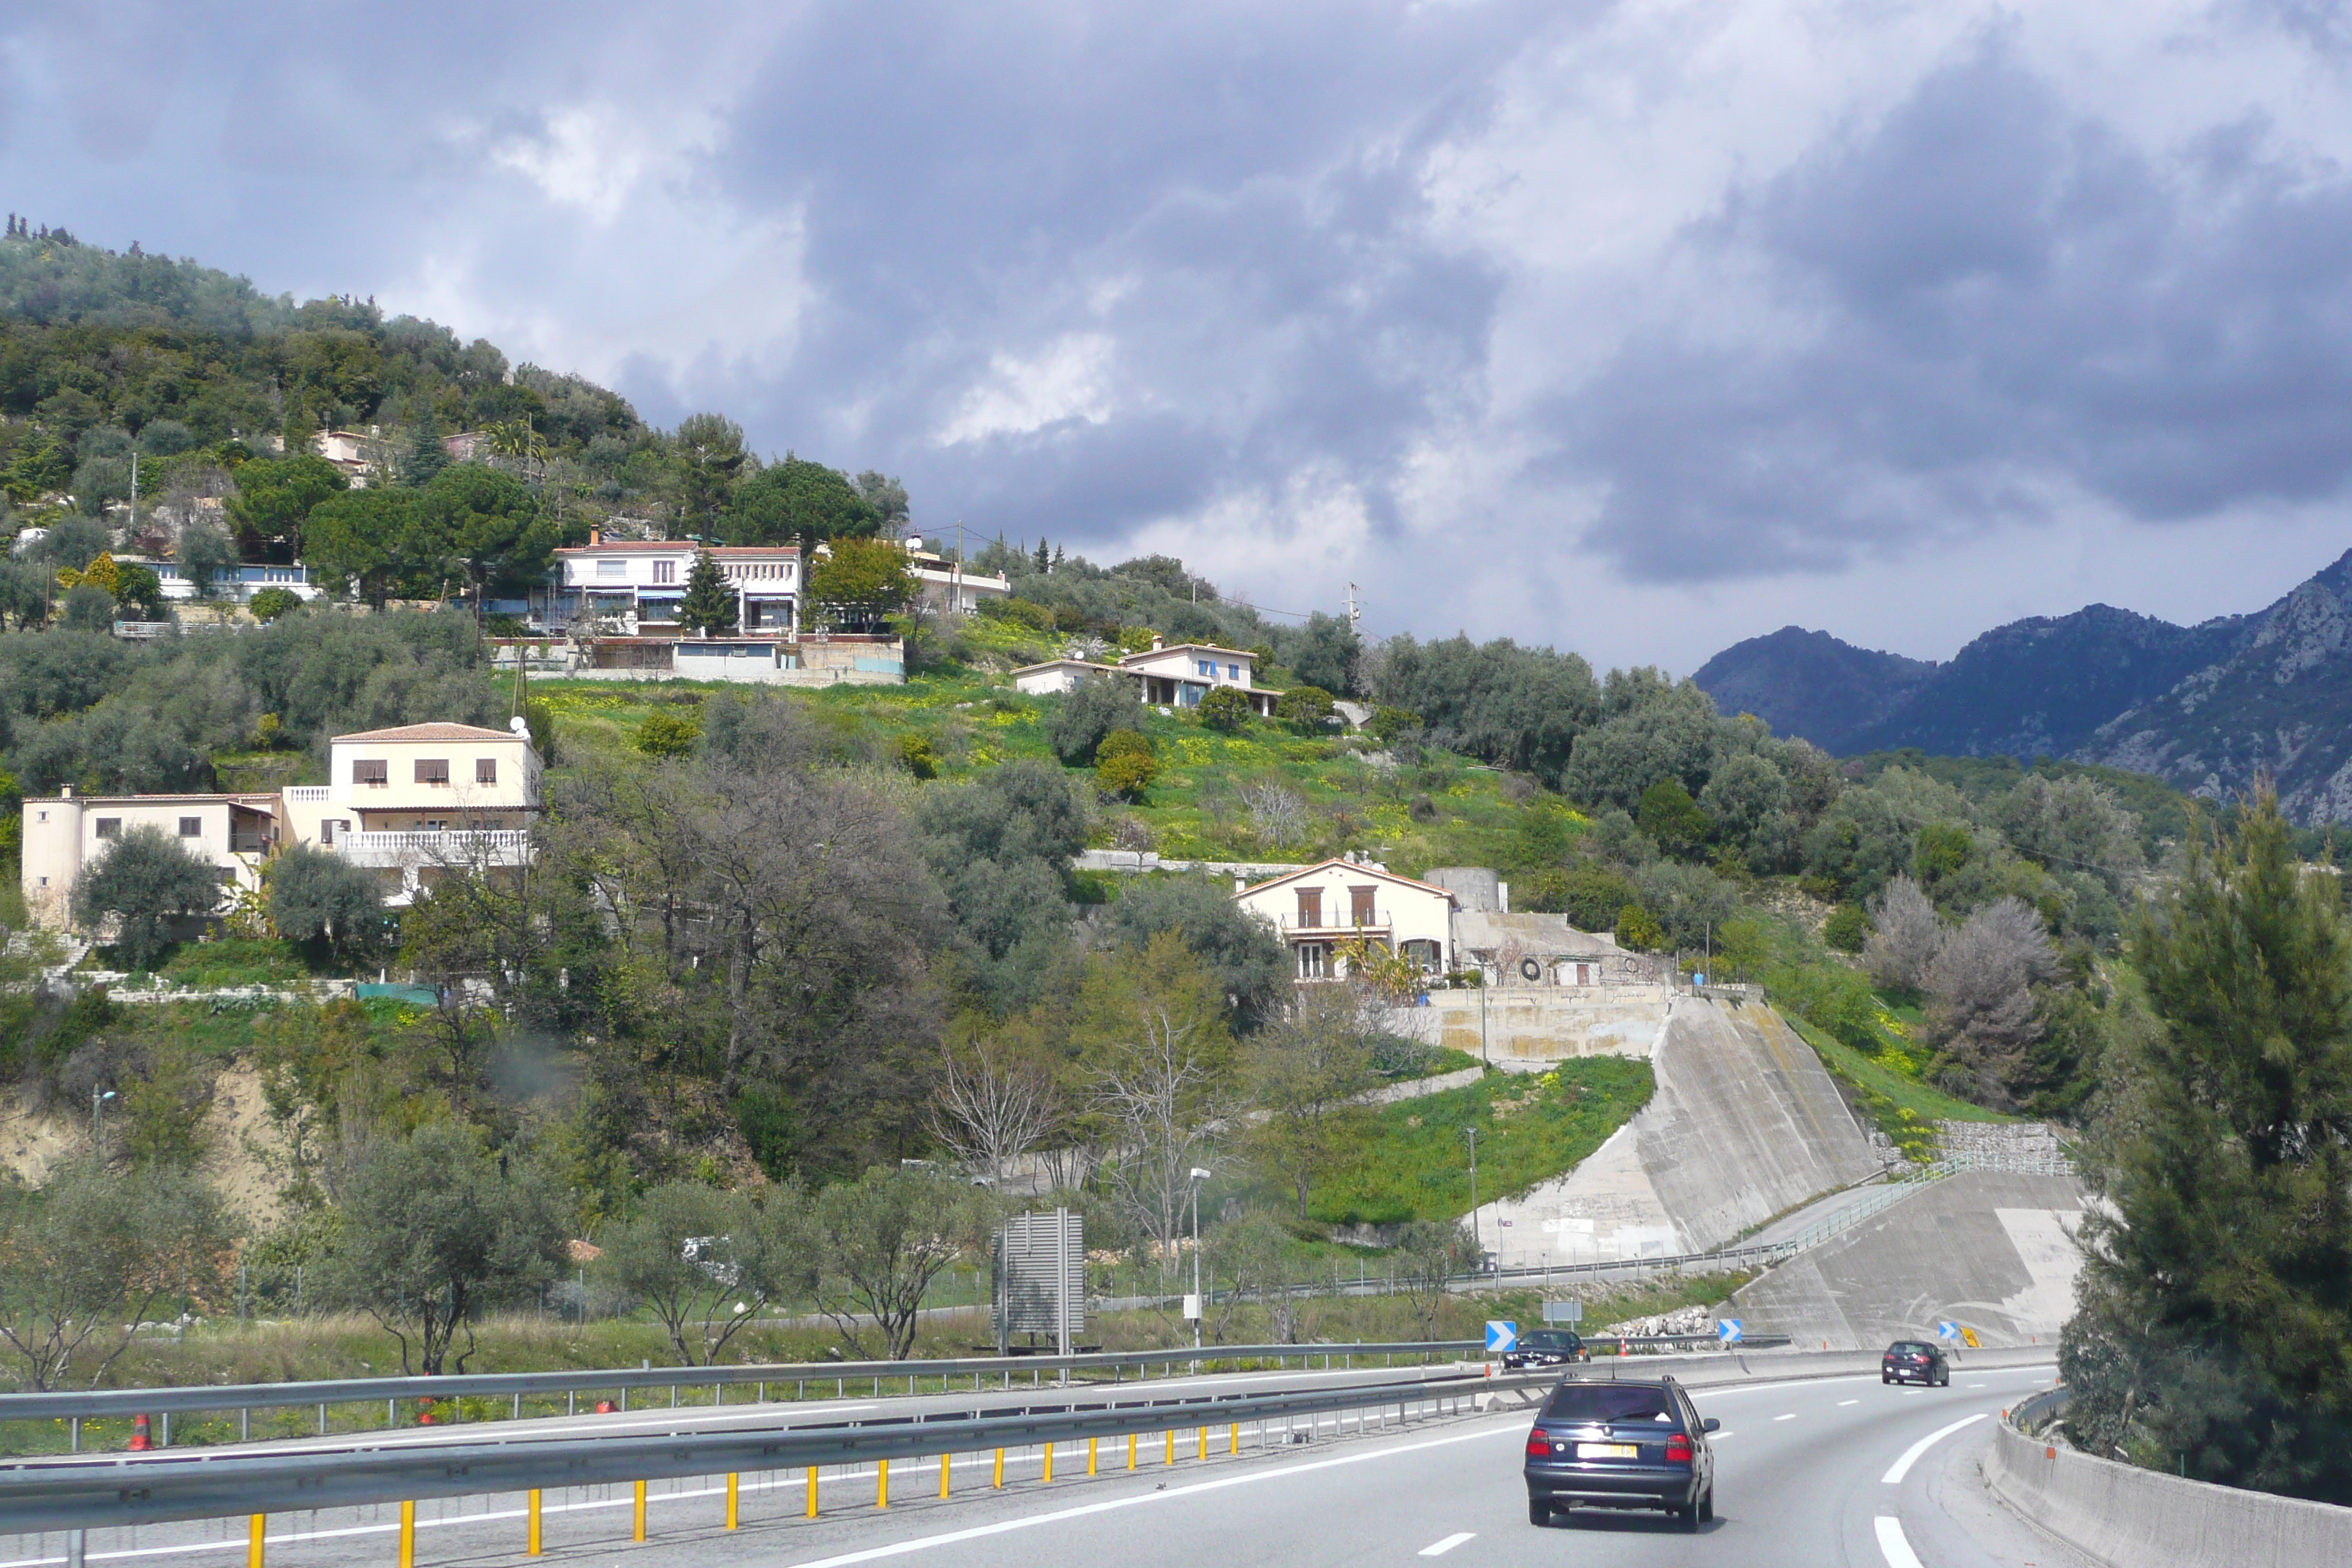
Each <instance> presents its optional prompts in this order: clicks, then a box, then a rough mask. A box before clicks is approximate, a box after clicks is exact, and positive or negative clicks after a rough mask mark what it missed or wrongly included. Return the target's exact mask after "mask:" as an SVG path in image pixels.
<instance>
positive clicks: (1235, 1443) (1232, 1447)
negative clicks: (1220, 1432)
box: [1225, 1421, 1242, 1459]
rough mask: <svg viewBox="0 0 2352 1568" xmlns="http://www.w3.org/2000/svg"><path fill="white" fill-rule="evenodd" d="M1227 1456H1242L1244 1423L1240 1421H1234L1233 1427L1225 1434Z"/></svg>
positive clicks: (1236, 1457)
mask: <svg viewBox="0 0 2352 1568" xmlns="http://www.w3.org/2000/svg"><path fill="white" fill-rule="evenodd" d="M1225 1457H1226V1458H1232V1459H1238V1458H1241V1457H1242V1424H1241V1423H1240V1422H1238V1421H1236V1422H1234V1425H1233V1429H1232V1430H1231V1431H1229V1432H1228V1433H1226V1434H1225Z"/></svg>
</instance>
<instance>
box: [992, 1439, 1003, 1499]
mask: <svg viewBox="0 0 2352 1568" xmlns="http://www.w3.org/2000/svg"><path fill="white" fill-rule="evenodd" d="M989 1484H990V1485H992V1486H994V1487H996V1488H997V1489H1000V1490H1002V1489H1003V1486H1004V1450H1003V1449H1002V1448H999V1449H997V1450H996V1479H994V1480H993V1481H992V1482H990V1483H989Z"/></svg>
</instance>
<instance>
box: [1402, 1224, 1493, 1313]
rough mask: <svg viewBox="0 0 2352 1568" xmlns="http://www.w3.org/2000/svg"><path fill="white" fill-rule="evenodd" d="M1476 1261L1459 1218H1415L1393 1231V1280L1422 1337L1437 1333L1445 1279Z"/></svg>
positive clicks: (1474, 1253)
mask: <svg viewBox="0 0 2352 1568" xmlns="http://www.w3.org/2000/svg"><path fill="white" fill-rule="evenodd" d="M1477 1261H1478V1248H1477V1247H1476V1246H1475V1244H1473V1242H1472V1241H1471V1238H1470V1233H1469V1232H1468V1231H1466V1230H1465V1229H1464V1228H1463V1227H1462V1225H1461V1222H1460V1221H1458V1220H1457V1221H1455V1222H1454V1224H1452V1225H1445V1224H1441V1223H1440V1222H1438V1221H1436V1220H1415V1221H1414V1222H1413V1223H1412V1224H1411V1225H1408V1226H1405V1227H1404V1228H1403V1229H1402V1231H1400V1232H1399V1233H1398V1235H1397V1276H1396V1277H1397V1282H1398V1283H1399V1284H1401V1285H1402V1286H1403V1287H1404V1288H1405V1295H1406V1297H1407V1298H1408V1299H1409V1300H1411V1301H1412V1310H1413V1315H1414V1316H1415V1317H1417V1318H1419V1319H1420V1320H1421V1334H1422V1338H1423V1339H1427V1340H1433V1339H1435V1338H1436V1337H1437V1311H1438V1309H1439V1308H1440V1307H1442V1306H1444V1303H1445V1283H1446V1281H1447V1280H1449V1279H1453V1278H1454V1276H1455V1275H1457V1274H1461V1273H1464V1272H1465V1271H1466V1270H1468V1269H1469V1268H1472V1267H1473V1266H1474V1265H1475V1264H1476V1263H1477Z"/></svg>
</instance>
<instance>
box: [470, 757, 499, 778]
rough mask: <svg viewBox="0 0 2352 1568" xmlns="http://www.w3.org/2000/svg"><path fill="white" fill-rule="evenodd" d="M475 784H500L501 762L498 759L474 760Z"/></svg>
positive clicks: (484, 758) (483, 758) (479, 758)
mask: <svg viewBox="0 0 2352 1568" xmlns="http://www.w3.org/2000/svg"><path fill="white" fill-rule="evenodd" d="M474 782H475V783H476V784H496V783H498V782H499V760H498V758H496V757H476V758H475V759H474Z"/></svg>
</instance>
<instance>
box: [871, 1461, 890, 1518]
mask: <svg viewBox="0 0 2352 1568" xmlns="http://www.w3.org/2000/svg"><path fill="white" fill-rule="evenodd" d="M874 1506H875V1507H876V1508H888V1507H889V1506H890V1461H889V1460H887V1459H877V1460H875V1461H874Z"/></svg>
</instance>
